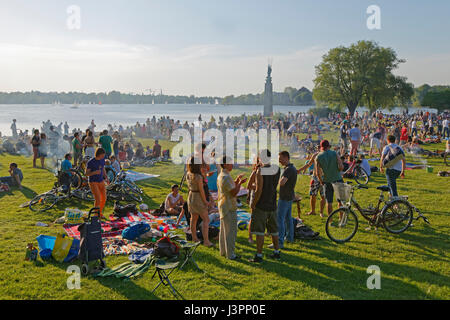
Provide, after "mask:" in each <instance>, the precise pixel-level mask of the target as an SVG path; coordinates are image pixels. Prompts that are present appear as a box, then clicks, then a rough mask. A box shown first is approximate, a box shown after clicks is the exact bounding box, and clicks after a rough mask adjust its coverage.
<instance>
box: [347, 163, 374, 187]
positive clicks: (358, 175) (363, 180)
mask: <svg viewBox="0 0 450 320" xmlns="http://www.w3.org/2000/svg"><path fill="white" fill-rule="evenodd" d="M345 176H350V177H353V179H354V180H355V181H356V183H357V184H362V185H366V184H368V183H369V175H368V174H367V172H366V170H364V169H363V168H362V167H361V161H360V160H353V162H352V163H351V164H350V166H349V168H348V169H347V171H345V172H344V177H345Z"/></svg>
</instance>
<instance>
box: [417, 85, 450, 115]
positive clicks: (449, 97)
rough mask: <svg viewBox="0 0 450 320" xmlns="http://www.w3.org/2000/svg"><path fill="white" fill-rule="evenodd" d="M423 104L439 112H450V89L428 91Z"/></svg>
mask: <svg viewBox="0 0 450 320" xmlns="http://www.w3.org/2000/svg"><path fill="white" fill-rule="evenodd" d="M421 104H422V106H429V107H432V108H436V109H438V110H439V111H443V110H447V109H448V110H450V89H441V90H435V91H428V92H427V94H426V95H425V97H424V98H423V100H422V103H421Z"/></svg>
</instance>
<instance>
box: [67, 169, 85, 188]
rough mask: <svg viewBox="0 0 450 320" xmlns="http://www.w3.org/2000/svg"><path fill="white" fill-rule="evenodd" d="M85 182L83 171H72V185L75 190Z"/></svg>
mask: <svg viewBox="0 0 450 320" xmlns="http://www.w3.org/2000/svg"><path fill="white" fill-rule="evenodd" d="M82 184H83V177H82V176H81V173H79V172H78V171H75V172H72V177H71V178H70V187H71V188H72V189H73V190H75V189H79V188H81V185H82Z"/></svg>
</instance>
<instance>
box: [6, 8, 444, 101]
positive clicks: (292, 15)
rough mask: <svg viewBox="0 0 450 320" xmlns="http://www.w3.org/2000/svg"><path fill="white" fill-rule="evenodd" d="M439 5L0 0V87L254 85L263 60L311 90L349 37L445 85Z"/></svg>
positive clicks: (280, 80)
mask: <svg viewBox="0 0 450 320" xmlns="http://www.w3.org/2000/svg"><path fill="white" fill-rule="evenodd" d="M370 5H377V6H378V7H379V8H380V21H381V29H379V30H369V29H368V27H367V19H368V18H369V16H371V14H368V13H367V8H368V7H369V6H370ZM71 6H76V8H78V9H79V11H73V10H70V9H71ZM77 12H79V19H76V18H77V16H78V15H77ZM449 13H450V1H449V0H430V1H418V0H409V1H407V0H395V1H392V0H391V1H385V0H370V1H366V0H341V1H336V0H276V1H275V0H271V1H269V0H221V1H218V0H129V1H125V0H122V1H119V0H109V1H104V0H96V1H88V0H71V1H66V0H52V1H51V0H39V1H35V0H14V1H9V0H8V1H6V0H0V91H8V92H10V91H30V90H39V91H45V92H47V91H82V92H109V91H112V90H118V91H121V92H125V93H139V94H140V93H146V94H148V93H149V92H158V93H159V92H160V90H162V91H163V93H164V94H171V95H191V94H194V95H196V96H226V95H231V94H233V95H239V94H246V93H260V92H262V91H263V90H264V81H265V76H266V73H267V63H268V61H269V59H270V60H271V61H272V64H273V73H272V77H273V85H274V90H275V91H283V90H284V88H285V87H287V86H292V87H296V88H300V87H302V86H305V87H307V88H309V89H312V88H313V79H314V76H315V69H314V67H315V66H316V65H318V64H319V63H320V61H321V57H322V56H323V55H324V54H325V53H326V52H327V51H328V50H330V49H331V48H334V47H336V46H340V45H344V46H348V45H350V44H352V43H354V42H356V41H358V40H374V41H376V42H378V43H379V44H380V45H381V46H386V47H392V48H393V49H394V50H395V51H396V52H397V54H398V56H399V57H400V58H402V59H406V61H407V62H406V63H404V64H402V65H401V67H400V68H399V69H398V70H396V71H395V73H396V74H399V75H403V76H406V77H407V78H408V81H410V82H412V83H413V84H414V85H415V86H420V85H422V84H424V83H428V84H430V85H438V84H450V19H448V15H449ZM78 22H79V24H78ZM78 26H79V28H77V27H78Z"/></svg>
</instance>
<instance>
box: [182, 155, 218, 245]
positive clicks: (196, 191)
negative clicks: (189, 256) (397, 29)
mask: <svg viewBox="0 0 450 320" xmlns="http://www.w3.org/2000/svg"><path fill="white" fill-rule="evenodd" d="M194 159H195V157H192V158H191V159H190V161H189V163H188V165H187V171H188V172H187V176H186V182H187V185H188V188H189V196H188V201H187V203H188V209H189V212H190V213H191V224H190V225H191V233H192V241H194V242H198V241H199V240H198V238H197V220H198V217H199V216H200V217H201V218H202V220H203V224H202V235H203V244H204V245H205V246H206V247H212V246H214V244H213V243H212V242H210V241H209V238H208V231H209V216H208V201H207V200H206V196H205V190H204V188H203V176H202V172H201V164H195V163H194Z"/></svg>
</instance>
